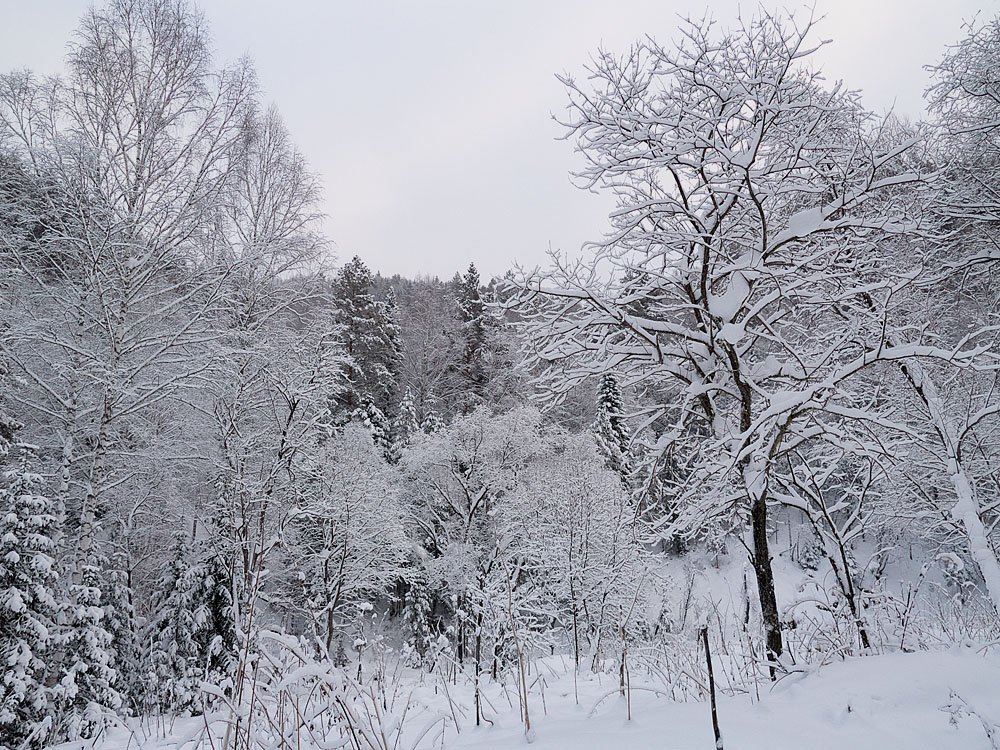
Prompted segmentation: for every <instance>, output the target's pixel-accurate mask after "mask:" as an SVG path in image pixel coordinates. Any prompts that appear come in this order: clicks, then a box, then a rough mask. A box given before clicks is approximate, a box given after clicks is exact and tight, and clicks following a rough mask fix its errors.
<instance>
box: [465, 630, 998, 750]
mask: <svg viewBox="0 0 1000 750" xmlns="http://www.w3.org/2000/svg"><path fill="white" fill-rule="evenodd" d="M609 684H611V683H609V682H607V681H605V687H608V685H609ZM560 689H561V692H562V695H558V692H559V690H560ZM762 689H763V690H766V688H763V687H762ZM952 691H954V693H957V695H958V696H960V698H961V699H963V700H964V701H965V702H966V703H967V704H968V705H969V706H970V707H972V708H973V709H974V710H976V711H977V712H978V713H979V714H980V715H982V716H983V717H984V718H986V719H987V720H988V721H992V722H993V723H994V724H996V723H1000V657H997V656H990V657H986V658H984V657H982V656H979V655H977V654H976V653H975V651H973V650H972V649H953V650H951V651H948V652H943V653H915V654H902V653H899V654H892V655H887V656H876V657H868V658H864V659H855V660H852V661H849V662H844V663H839V664H831V665H828V666H826V667H824V668H822V669H821V670H819V671H818V672H816V673H813V674H799V675H793V676H789V677H786V678H785V679H784V680H782V681H781V682H779V683H778V684H777V685H776V686H775V687H774V688H773V689H771V690H769V691H767V692H762V694H761V696H760V701H759V702H757V700H756V697H751V696H740V697H736V698H726V697H724V698H722V699H721V701H720V705H719V715H720V723H721V725H722V733H723V740H724V743H725V747H726V748H727V749H728V750H802V749H803V748H809V749H810V750H826V749H827V748H829V749H830V750H834V749H835V748H836V749H838V750H843V749H844V748H847V749H849V750H888V749H890V748H907V750H948V749H949V748H954V750H959V749H961V750H978V749H979V748H983V749H987V748H993V747H994V746H993V745H991V744H990V741H989V739H988V738H987V734H986V731H985V730H984V728H983V725H982V723H981V722H980V721H979V720H978V719H977V718H976V717H975V716H969V715H964V716H961V717H956V723H955V724H954V725H953V724H952V723H951V721H950V714H949V712H947V711H944V710H942V708H943V707H945V706H946V705H948V704H950V703H954V702H955V699H954V698H953V697H952ZM601 692H603V691H602V690H601V689H600V687H599V686H598V685H597V684H596V683H590V684H586V685H582V686H581V705H580V706H576V705H574V703H573V693H572V681H571V680H567V679H563V680H561V681H560V682H559V683H558V684H557V685H552V686H551V687H550V688H549V691H547V696H546V703H547V708H548V716H541V715H539V716H536V718H535V721H534V725H533V726H534V732H535V741H534V743H533V744H532V747H533V748H536V749H537V750H556V749H557V748H559V749H561V750H562V749H566V750H568V749H572V750H591V749H593V750H598V749H600V750H607V749H608V748H711V747H712V746H713V738H712V729H711V718H710V714H709V710H708V705H707V704H705V703H672V702H669V701H667V700H664V699H658V698H656V697H655V696H652V695H649V694H645V695H643V694H640V693H636V694H635V695H634V697H633V706H632V711H633V717H634V718H633V720H632V721H626V720H625V716H624V714H625V707H624V701H623V699H620V698H618V697H616V698H615V699H614V700H613V701H610V702H609V701H605V702H604V703H602V704H601V705H600V706H599V707H598V709H597V711H596V712H594V715H592V716H588V714H589V713H590V711H591V708H592V706H593V704H594V702H595V698H596V697H597V696H599V695H600V694H601ZM585 696H586V697H585ZM537 703H538V701H537V700H536V704H537ZM535 708H536V711H537V713H539V714H540V713H541V707H540V706H536V707H535ZM512 719H513V721H512V722H508V723H506V724H505V725H504V727H503V728H497V727H493V728H485V729H478V730H474V731H465V732H463V733H462V734H461V735H460V736H459V737H458V738H457V739H456V740H455V741H454V742H453V743H449V745H448V746H449V747H453V748H470V749H471V748H483V749H484V750H485V748H491V749H494V750H502V749H503V748H520V747H524V746H525V745H526V743H525V739H524V735H523V732H522V731H520V730H519V728H518V727H517V726H516V724H514V722H516V720H517V715H516V713H515V714H514V716H513V717H512ZM512 724H513V726H512ZM997 735H998V740H1000V730H997Z"/></svg>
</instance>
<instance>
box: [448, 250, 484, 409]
mask: <svg viewBox="0 0 1000 750" xmlns="http://www.w3.org/2000/svg"><path fill="white" fill-rule="evenodd" d="M454 284H455V287H456V294H455V297H456V302H457V304H458V317H459V320H460V321H461V323H462V341H461V347H462V349H461V354H460V364H459V371H460V373H461V375H462V379H463V381H464V382H465V390H466V393H467V398H466V399H465V400H466V403H465V404H464V405H463V411H464V412H468V411H471V410H472V409H473V408H475V406H476V405H478V404H480V403H482V400H483V393H484V389H485V386H486V382H485V380H486V372H485V367H484V364H483V356H484V354H485V350H486V337H487V325H488V322H487V309H486V304H485V302H484V301H483V297H482V293H481V290H480V279H479V271H478V270H477V269H476V266H475V264H474V263H470V264H469V268H468V270H467V271H466V272H465V273H464V274H456V275H455V281H454Z"/></svg>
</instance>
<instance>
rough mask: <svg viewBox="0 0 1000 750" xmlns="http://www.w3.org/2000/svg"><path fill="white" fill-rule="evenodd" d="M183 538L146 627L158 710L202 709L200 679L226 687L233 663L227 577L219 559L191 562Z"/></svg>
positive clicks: (190, 711)
mask: <svg viewBox="0 0 1000 750" xmlns="http://www.w3.org/2000/svg"><path fill="white" fill-rule="evenodd" d="M192 557H193V553H192V551H191V549H190V545H189V544H188V542H187V540H186V538H185V537H183V536H180V535H179V536H178V537H177V539H176V541H175V542H174V545H173V555H172V559H171V560H170V561H169V563H168V564H167V565H166V566H165V568H164V570H163V573H162V575H161V577H160V581H159V584H158V586H157V590H158V595H157V596H156V598H155V611H156V612H157V617H156V619H155V620H154V621H153V622H152V624H151V627H150V634H149V636H148V640H149V642H150V643H151V652H150V655H149V661H150V663H151V665H152V668H153V684H154V685H155V690H154V694H153V695H152V696H150V698H151V702H152V703H153V705H154V706H156V707H157V708H158V709H159V710H160V711H164V710H169V711H175V712H180V713H188V714H197V713H200V712H201V711H202V708H203V699H205V700H206V701H207V702H208V703H211V701H210V700H207V698H206V696H204V695H203V694H202V690H201V685H202V683H206V682H207V683H210V684H212V685H215V686H217V687H220V688H222V689H223V691H229V690H231V688H232V677H233V671H234V668H235V662H236V642H237V639H236V630H235V624H234V621H233V612H232V609H233V599H232V579H231V577H230V575H229V573H228V572H227V571H226V569H225V567H224V566H223V565H222V562H221V560H220V559H219V558H218V557H216V556H207V557H205V558H204V559H203V560H201V561H199V562H197V563H196V564H194V565H192V564H191V562H190V561H191V558H192Z"/></svg>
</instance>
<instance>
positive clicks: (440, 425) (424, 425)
mask: <svg viewBox="0 0 1000 750" xmlns="http://www.w3.org/2000/svg"><path fill="white" fill-rule="evenodd" d="M445 426H446V425H445V421H444V420H443V419H442V418H441V415H440V414H438V413H437V412H436V411H435V410H434V409H430V410H429V411H428V412H427V416H425V417H424V421H422V422H421V423H420V431H421V432H423V433H424V434H426V435H433V434H434V433H435V432H440V431H441V430H443V429H444V428H445Z"/></svg>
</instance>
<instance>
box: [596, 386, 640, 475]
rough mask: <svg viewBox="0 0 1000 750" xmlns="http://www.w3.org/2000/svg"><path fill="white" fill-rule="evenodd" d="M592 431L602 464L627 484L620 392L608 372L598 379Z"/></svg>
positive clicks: (629, 472)
mask: <svg viewBox="0 0 1000 750" xmlns="http://www.w3.org/2000/svg"><path fill="white" fill-rule="evenodd" d="M592 429H593V431H594V439H595V440H596V441H597V449H598V451H599V452H600V454H601V456H603V457H604V461H605V464H606V465H607V467H608V468H609V469H611V470H612V471H615V472H617V473H618V474H619V475H621V478H622V482H623V483H624V484H626V485H628V483H629V481H630V478H631V476H632V465H631V456H630V455H629V445H628V444H629V439H628V433H627V431H626V427H625V419H624V406H623V405H622V393H621V389H620V388H619V387H618V379H617V378H616V377H615V376H614V375H612V374H610V373H609V374H606V375H604V376H602V377H601V384H600V387H599V388H598V391H597V417H596V418H595V419H594V425H593V428H592Z"/></svg>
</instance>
